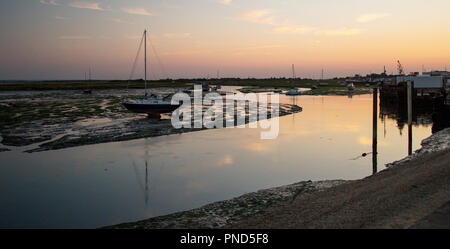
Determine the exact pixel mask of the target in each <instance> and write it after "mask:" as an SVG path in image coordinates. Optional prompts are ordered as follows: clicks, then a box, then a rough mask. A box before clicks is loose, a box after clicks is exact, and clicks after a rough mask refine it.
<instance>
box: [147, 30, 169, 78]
mask: <svg viewBox="0 0 450 249" xmlns="http://www.w3.org/2000/svg"><path fill="white" fill-rule="evenodd" d="M149 43H150V46H151V47H152V51H153V53H154V54H155V58H156V60H157V62H158V65H159V67H160V68H161V72H162V74H163V76H164V77H165V78H166V79H167V78H168V77H167V73H166V70H165V68H164V64H163V63H162V61H161V58H159V56H158V53H157V52H156V49H155V47H154V46H153V42H152V41H151V40H150V38H149Z"/></svg>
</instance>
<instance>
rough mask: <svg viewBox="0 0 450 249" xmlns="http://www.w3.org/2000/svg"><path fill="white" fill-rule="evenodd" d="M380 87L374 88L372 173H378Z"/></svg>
mask: <svg viewBox="0 0 450 249" xmlns="http://www.w3.org/2000/svg"><path fill="white" fill-rule="evenodd" d="M377 124H378V88H374V89H373V111H372V173H373V174H376V173H377V156H378V154H377V153H378V152H377V143H378V141H377V136H378V134H377V130H378V125H377Z"/></svg>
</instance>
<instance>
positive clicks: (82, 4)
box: [69, 2, 105, 11]
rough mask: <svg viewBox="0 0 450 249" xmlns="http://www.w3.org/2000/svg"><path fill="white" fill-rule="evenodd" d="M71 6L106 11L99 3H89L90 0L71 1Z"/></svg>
mask: <svg viewBox="0 0 450 249" xmlns="http://www.w3.org/2000/svg"><path fill="white" fill-rule="evenodd" d="M69 6H70V7H73V8H78V9H90V10H98V11H104V10H105V9H103V8H102V7H100V4H99V3H88V2H72V3H69Z"/></svg>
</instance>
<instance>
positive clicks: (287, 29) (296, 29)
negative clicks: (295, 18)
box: [272, 25, 316, 34]
mask: <svg viewBox="0 0 450 249" xmlns="http://www.w3.org/2000/svg"><path fill="white" fill-rule="evenodd" d="M313 30H316V28H313V27H307V26H294V25H287V26H286V25H285V26H279V27H276V28H274V29H273V30H272V31H273V32H275V33H279V34H306V33H309V32H311V31H313Z"/></svg>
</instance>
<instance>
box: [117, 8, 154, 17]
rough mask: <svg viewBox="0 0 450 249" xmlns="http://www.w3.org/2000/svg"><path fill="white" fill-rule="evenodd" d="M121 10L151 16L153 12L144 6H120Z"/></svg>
mask: <svg viewBox="0 0 450 249" xmlns="http://www.w3.org/2000/svg"><path fill="white" fill-rule="evenodd" d="M122 11H123V12H125V13H127V14H131V15H141V16H152V15H153V14H152V13H150V12H148V11H147V10H146V9H144V8H122Z"/></svg>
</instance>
